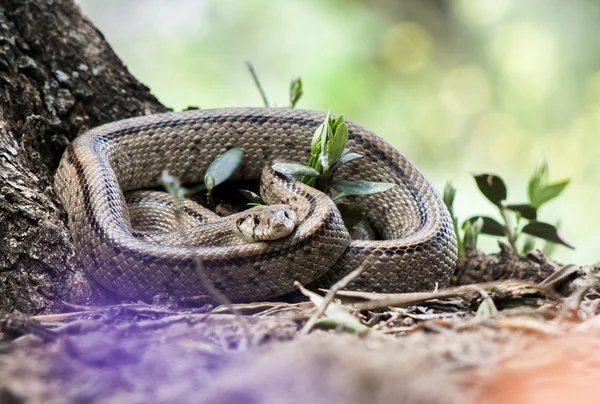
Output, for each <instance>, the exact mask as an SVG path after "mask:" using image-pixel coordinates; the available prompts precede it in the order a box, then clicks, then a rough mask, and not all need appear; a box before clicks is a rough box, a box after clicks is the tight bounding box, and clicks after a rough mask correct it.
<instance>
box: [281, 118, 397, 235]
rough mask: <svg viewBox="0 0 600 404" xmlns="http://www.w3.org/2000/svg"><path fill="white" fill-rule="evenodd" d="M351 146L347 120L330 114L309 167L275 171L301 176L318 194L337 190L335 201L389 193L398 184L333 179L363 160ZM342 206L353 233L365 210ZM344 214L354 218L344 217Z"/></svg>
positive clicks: (284, 165) (287, 165)
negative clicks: (352, 150) (349, 166)
mask: <svg viewBox="0 0 600 404" xmlns="http://www.w3.org/2000/svg"><path fill="white" fill-rule="evenodd" d="M347 142H348V125H346V123H345V122H344V116H343V115H340V116H339V117H338V118H337V119H335V118H332V117H331V114H330V113H327V116H326V117H325V120H324V121H323V123H321V125H319V127H318V128H317V130H316V131H315V133H314V135H313V138H312V142H311V155H310V159H309V161H308V164H307V165H302V164H291V163H277V164H274V165H273V169H274V170H275V171H277V172H280V173H283V174H290V175H299V176H302V179H301V182H302V183H304V184H307V185H309V186H312V187H314V188H317V189H318V190H320V191H322V192H324V193H327V194H329V193H330V192H331V190H332V189H333V190H335V195H333V198H332V199H333V200H334V201H335V200H338V199H340V198H343V197H346V196H349V195H371V194H376V193H380V192H384V191H387V190H389V189H391V188H392V187H394V185H395V184H392V183H386V182H372V181H345V180H337V179H334V175H335V173H336V172H337V170H339V169H340V168H341V167H342V166H344V165H345V164H348V163H349V162H351V161H354V160H356V159H359V158H362V155H360V154H358V153H353V152H350V151H349V150H348V149H347V148H346V143H347ZM339 206H340V207H341V206H343V208H342V209H341V213H342V217H343V218H344V221H345V223H346V225H347V227H348V228H349V229H350V230H351V228H352V226H349V223H354V222H356V215H359V217H360V218H362V217H364V213H365V210H364V207H360V208H358V207H359V205H356V206H353V205H351V206H350V207H348V206H344V205H342V204H340V205H339ZM345 212H347V214H348V215H352V216H353V217H352V218H351V217H349V216H345V214H344V213H345Z"/></svg>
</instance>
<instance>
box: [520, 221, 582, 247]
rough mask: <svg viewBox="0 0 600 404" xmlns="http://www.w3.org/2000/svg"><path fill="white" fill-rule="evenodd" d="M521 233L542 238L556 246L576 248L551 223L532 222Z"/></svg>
mask: <svg viewBox="0 0 600 404" xmlns="http://www.w3.org/2000/svg"><path fill="white" fill-rule="evenodd" d="M521 232H523V233H526V234H529V235H532V236H535V237H538V238H541V239H543V240H546V241H551V242H553V243H556V244H562V245H564V246H565V247H569V248H575V247H573V245H572V244H571V243H569V242H568V241H567V239H565V238H564V236H563V235H562V234H561V233H560V232H559V231H558V229H557V228H556V227H554V226H552V225H551V224H549V223H544V222H532V223H528V224H526V225H525V227H523V229H522V230H521Z"/></svg>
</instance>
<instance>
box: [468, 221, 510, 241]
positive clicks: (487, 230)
mask: <svg viewBox="0 0 600 404" xmlns="http://www.w3.org/2000/svg"><path fill="white" fill-rule="evenodd" d="M480 218H481V219H482V220H483V227H482V228H481V233H483V234H487V235H489V236H499V237H504V236H506V232H505V230H504V226H502V225H501V224H500V223H499V222H498V221H497V220H496V219H493V218H491V217H489V216H473V217H470V218H468V219H467V220H465V223H471V224H472V223H474V222H476V221H477V220H478V219H480ZM465 223H463V229H464V228H465Z"/></svg>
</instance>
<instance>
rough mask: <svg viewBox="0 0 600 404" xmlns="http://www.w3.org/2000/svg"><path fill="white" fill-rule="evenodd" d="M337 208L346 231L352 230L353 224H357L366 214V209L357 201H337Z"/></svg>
mask: <svg viewBox="0 0 600 404" xmlns="http://www.w3.org/2000/svg"><path fill="white" fill-rule="evenodd" d="M337 208H338V210H339V211H340V214H341V215H342V219H343V220H344V224H345V225H346V228H347V229H348V231H352V229H354V226H356V225H357V224H359V223H360V222H361V220H363V219H364V217H365V216H366V214H367V209H366V208H365V207H364V206H362V205H359V204H357V203H339V204H338V205H337Z"/></svg>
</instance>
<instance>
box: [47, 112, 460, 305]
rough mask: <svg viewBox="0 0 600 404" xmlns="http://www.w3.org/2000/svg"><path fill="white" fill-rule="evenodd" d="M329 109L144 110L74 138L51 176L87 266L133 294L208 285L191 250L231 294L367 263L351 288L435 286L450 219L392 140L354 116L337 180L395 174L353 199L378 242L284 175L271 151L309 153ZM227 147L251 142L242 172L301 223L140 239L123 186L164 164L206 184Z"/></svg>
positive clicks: (138, 184) (253, 296)
mask: <svg viewBox="0 0 600 404" xmlns="http://www.w3.org/2000/svg"><path fill="white" fill-rule="evenodd" d="M324 118H325V114H323V113H320V112H312V111H302V110H295V109H266V108H231V109H229V108H228V109H215V110H195V111H186V112H179V113H166V114H157V115H149V116H143V117H139V118H133V119H127V120H123V121H118V122H113V123H109V124H106V125H103V126H100V127H98V128H95V129H92V130H90V131H89V132H87V133H85V134H83V135H82V136H80V137H79V138H77V139H76V140H75V141H74V142H73V144H72V145H70V146H69V148H68V149H67V150H66V152H65V154H64V156H63V158H62V160H61V164H60V166H59V169H58V171H57V173H56V177H55V188H56V191H57V193H58V195H59V197H60V199H61V201H62V203H63V205H64V206H65V209H66V211H67V214H68V216H69V224H70V227H71V232H72V236H73V240H74V243H75V246H76V248H77V251H78V253H79V256H80V258H81V260H82V262H83V264H84V265H85V267H86V269H87V271H88V272H89V274H90V275H91V276H92V277H93V278H94V279H96V280H97V281H98V282H99V283H101V284H102V285H104V286H105V287H107V288H108V289H110V290H113V291H114V292H116V293H119V294H121V295H123V296H126V297H132V298H142V299H146V300H149V299H151V298H152V297H153V296H154V295H156V294H158V293H169V294H172V295H175V296H180V297H185V296H197V295H201V294H203V293H205V291H204V287H203V284H202V282H201V281H200V278H199V277H198V274H197V270H198V269H197V268H196V267H195V264H194V259H193V258H194V256H197V257H199V258H200V259H201V261H202V263H203V271H204V272H205V274H206V275H207V276H208V278H209V279H210V280H211V281H212V282H213V283H214V285H215V286H216V287H217V288H218V289H219V290H220V291H221V292H223V293H224V294H225V295H226V296H227V297H229V298H230V299H231V300H233V301H253V300H261V299H266V298H269V297H273V296H277V295H281V294H284V293H287V292H289V291H291V290H294V288H295V287H294V281H299V282H300V283H302V284H307V283H311V282H313V281H315V280H317V282H318V283H319V284H321V285H323V284H328V283H331V282H333V281H334V280H336V279H338V278H340V277H341V276H343V275H345V274H346V273H348V272H349V271H351V270H353V269H355V268H356V267H357V266H358V265H365V269H366V271H365V272H364V273H363V274H362V275H361V276H360V277H359V278H358V279H357V280H355V281H354V282H353V283H352V285H351V287H352V288H355V289H362V290H374V291H379V292H386V293H391V292H409V291H416V290H428V289H432V288H433V287H435V286H436V285H439V286H443V285H445V284H446V283H447V281H448V280H449V278H450V275H451V274H452V272H453V270H454V267H455V265H456V240H455V236H454V231H453V227H452V220H451V218H450V216H449V214H448V211H447V209H446V207H445V205H444V203H443V202H442V200H441V198H440V197H439V194H438V193H437V192H436V191H435V189H434V188H433V186H432V185H431V184H430V183H429V181H428V180H427V179H426V178H425V177H424V176H423V174H421V172H420V171H419V170H418V169H417V168H416V167H415V166H414V165H413V164H412V163H411V162H410V161H409V160H408V159H407V158H406V157H405V156H404V155H402V154H401V153H400V152H399V151H398V150H396V149H395V148H394V147H393V146H391V145H390V144H389V143H387V142H386V141H385V140H383V139H382V138H380V137H379V136H377V135H376V134H374V133H373V132H370V131H369V130H367V129H365V128H363V127H361V126H360V125H358V124H356V123H353V122H349V121H347V124H348V127H349V140H348V147H349V148H350V150H351V151H355V152H357V153H360V154H362V155H363V156H364V157H363V158H362V159H359V160H356V161H355V162H353V163H351V164H348V165H347V166H345V167H344V168H342V169H341V170H340V171H339V173H340V178H344V179H361V180H368V181H385V182H393V183H395V184H397V186H396V187H394V188H392V189H391V190H390V191H386V192H384V193H382V194H377V195H370V196H364V197H359V198H357V202H359V203H361V204H364V205H365V206H366V207H367V208H368V211H367V217H368V219H369V221H370V223H371V225H372V226H373V227H374V228H375V230H376V231H377V232H378V234H379V236H380V237H381V238H382V240H377V241H359V240H353V241H351V240H350V237H349V235H348V232H347V230H346V228H345V227H344V225H343V222H342V220H341V218H340V215H339V212H338V210H337V208H336V206H335V204H334V203H333V202H332V201H331V200H330V199H329V198H328V197H327V196H326V195H324V194H323V193H321V192H319V191H317V190H314V189H312V188H310V187H307V186H304V185H303V184H300V183H299V182H297V181H295V180H293V179H292V178H290V177H287V176H283V175H279V174H277V173H275V172H273V171H272V170H270V169H269V168H265V164H266V163H267V162H269V161H272V160H274V159H279V158H281V159H285V160H292V161H297V162H306V161H308V157H309V152H310V150H309V146H310V140H311V138H312V135H313V132H314V130H315V129H316V127H317V126H318V125H319V124H320V123H321V122H323V120H324ZM231 147H241V148H242V149H243V150H244V163H243V167H241V169H239V170H238V174H237V175H236V178H239V179H259V178H261V176H262V185H261V187H262V194H263V196H264V197H265V199H267V200H270V201H279V202H281V203H284V204H289V205H290V206H292V208H293V209H294V211H295V213H296V217H297V220H296V221H297V223H299V224H298V225H297V226H296V229H295V230H294V231H293V233H292V234H291V235H290V236H288V237H285V238H283V239H281V240H276V241H269V242H256V243H248V244H239V245H231V246H197V247H193V248H190V247H182V246H173V245H161V244H156V243H152V242H150V241H146V240H141V239H139V238H136V237H135V236H134V235H133V234H132V233H133V230H132V227H131V224H130V219H129V214H128V211H127V206H126V203H125V198H124V196H123V192H124V191H128V190H133V189H140V188H147V187H152V186H156V185H158V179H159V178H160V175H161V173H162V171H163V170H167V171H168V172H169V173H170V174H171V175H174V176H176V177H178V178H180V180H181V181H182V183H190V182H199V181H201V180H202V178H203V176H204V172H205V170H206V168H207V167H208V164H209V163H210V162H211V161H212V160H214V158H215V157H216V156H217V155H219V154H221V153H223V152H225V151H226V150H227V149H229V148H231Z"/></svg>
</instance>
